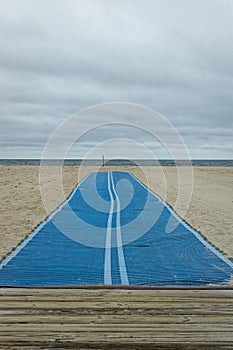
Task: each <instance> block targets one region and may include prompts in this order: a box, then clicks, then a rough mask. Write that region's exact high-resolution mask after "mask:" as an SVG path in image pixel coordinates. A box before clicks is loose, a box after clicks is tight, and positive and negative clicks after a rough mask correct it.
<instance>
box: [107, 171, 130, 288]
mask: <svg viewBox="0 0 233 350" xmlns="http://www.w3.org/2000/svg"><path fill="white" fill-rule="evenodd" d="M111 181H112V190H113V193H114V195H115V197H116V203H117V208H116V231H117V252H118V261H119V269H120V276H121V283H122V284H123V285H128V284H129V280H128V275H127V270H126V266H125V257H124V251H123V248H122V235H121V217H120V215H121V214H120V210H121V203H120V199H119V197H118V195H117V192H116V189H115V185H114V181H113V176H112V173H111Z"/></svg>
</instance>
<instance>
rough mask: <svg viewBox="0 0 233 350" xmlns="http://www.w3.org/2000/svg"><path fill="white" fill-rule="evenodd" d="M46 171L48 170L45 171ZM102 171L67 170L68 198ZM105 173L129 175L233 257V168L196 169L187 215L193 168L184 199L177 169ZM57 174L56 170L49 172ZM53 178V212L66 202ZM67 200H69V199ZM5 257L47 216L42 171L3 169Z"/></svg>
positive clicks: (0, 227)
mask: <svg viewBox="0 0 233 350" xmlns="http://www.w3.org/2000/svg"><path fill="white" fill-rule="evenodd" d="M44 170H45V168H44ZM97 170H98V168H97V167H90V166H85V167H78V166H73V167H71V166H65V167H63V169H62V184H63V189H64V194H65V197H67V196H68V195H69V194H70V193H71V192H72V190H73V188H74V187H75V186H76V184H77V182H78V181H80V179H81V178H83V177H84V176H85V175H87V174H88V173H89V172H91V171H97ZM100 170H101V171H108V170H110V171H129V172H131V173H132V174H133V175H134V176H136V177H137V178H138V179H139V180H140V181H142V182H143V183H144V184H145V185H148V186H149V188H150V189H151V190H152V191H153V192H155V193H156V194H158V195H159V196H160V197H161V198H162V199H163V200H165V201H166V202H167V203H168V204H169V205H170V206H172V207H175V210H176V212H177V213H178V214H179V215H181V216H182V217H183V219H185V221H187V222H188V223H189V224H190V225H191V226H192V227H194V228H195V229H197V230H198V231H199V232H201V233H202V234H203V235H204V236H205V237H206V239H207V240H208V241H210V242H211V243H212V244H213V245H215V246H216V247H218V248H219V249H221V250H222V251H223V252H224V253H225V255H226V256H228V257H233V220H232V213H233V186H232V184H233V167H195V168H193V180H194V184H193V191H192V198H191V202H190V205H189V207H188V209H187V212H186V213H185V214H184V209H185V206H186V205H185V203H186V197H187V198H188V197H189V196H188V194H189V180H190V173H189V172H190V169H188V168H187V167H181V168H180V171H181V175H182V177H181V178H180V179H181V180H182V181H181V186H180V190H179V192H180V196H181V201H180V202H179V203H177V205H175V203H176V199H177V193H178V176H177V171H176V168H175V167H163V168H159V167H153V166H145V167H133V166H128V167H126V166H122V167H120V166H117V167H114V166H111V167H104V168H102V169H100ZM46 171H48V173H49V174H53V173H54V171H55V168H53V167H50V168H47V170H46ZM51 183H52V178H51V177H49V176H48V193H49V191H50V195H51V198H53V201H52V202H51V203H52V204H51V206H50V210H54V209H55V208H56V207H57V206H59V205H60V204H61V196H59V195H58V196H56V189H52V188H50V186H49V184H51ZM65 197H64V198H65ZM0 200H1V211H0V242H1V246H0V257H1V258H2V257H3V256H5V255H7V254H8V253H9V252H10V251H11V250H12V249H13V248H14V247H16V246H17V245H18V244H19V242H20V241H21V240H23V239H24V238H25V237H26V236H27V235H28V234H29V233H30V232H31V231H32V230H33V229H34V228H35V227H36V226H37V225H38V224H39V223H40V222H41V221H43V220H44V219H45V218H46V217H47V216H48V213H47V212H46V210H45V208H44V206H43V202H42V199H41V196H40V187H39V167H36V166H1V167H0Z"/></svg>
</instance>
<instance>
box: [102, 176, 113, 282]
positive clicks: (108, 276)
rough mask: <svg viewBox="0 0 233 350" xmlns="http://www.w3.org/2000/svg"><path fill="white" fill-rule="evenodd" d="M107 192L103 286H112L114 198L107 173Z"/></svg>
mask: <svg viewBox="0 0 233 350" xmlns="http://www.w3.org/2000/svg"><path fill="white" fill-rule="evenodd" d="M108 192H109V195H110V200H111V204H110V210H109V216H108V222H107V231H106V245H105V262H104V284H112V269H111V238H112V237H111V236H112V216H113V211H114V198H113V194H112V190H111V182H110V173H109V172H108Z"/></svg>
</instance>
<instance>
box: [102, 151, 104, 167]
mask: <svg viewBox="0 0 233 350" xmlns="http://www.w3.org/2000/svg"><path fill="white" fill-rule="evenodd" d="M102 166H104V154H103V156H102Z"/></svg>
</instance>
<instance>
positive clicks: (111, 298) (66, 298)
mask: <svg viewBox="0 0 233 350" xmlns="http://www.w3.org/2000/svg"><path fill="white" fill-rule="evenodd" d="M167 300H168V296H164V295H158V296H157V295H156V296H155V295H149V296H144V295H143V294H140V295H136V296H135V295H133V294H132V295H120V296H117V301H118V302H124V303H125V302H130V303H133V302H144V303H145V302H147V303H148V302H150V303H151V302H160V303H162V302H167ZM11 301H14V302H17V301H20V302H22V301H25V302H29V301H33V302H39V301H49V302H56V303H59V302H88V303H92V302H94V303H96V302H103V301H104V302H116V295H106V296H104V297H103V296H100V295H97V296H86V295H85V294H84V295H83V296H82V295H38V294H36V295H6V296H4V295H3V296H0V303H2V302H11ZM169 301H170V302H190V303H196V302H197V301H198V302H202V303H205V304H209V303H213V302H215V303H216V302H217V303H223V304H225V303H226V302H228V303H229V302H230V303H231V302H232V303H233V296H232V297H230V296H227V297H225V296H224V298H223V297H222V298H217V300H216V298H215V297H213V296H212V297H208V296H202V297H199V296H169Z"/></svg>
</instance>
